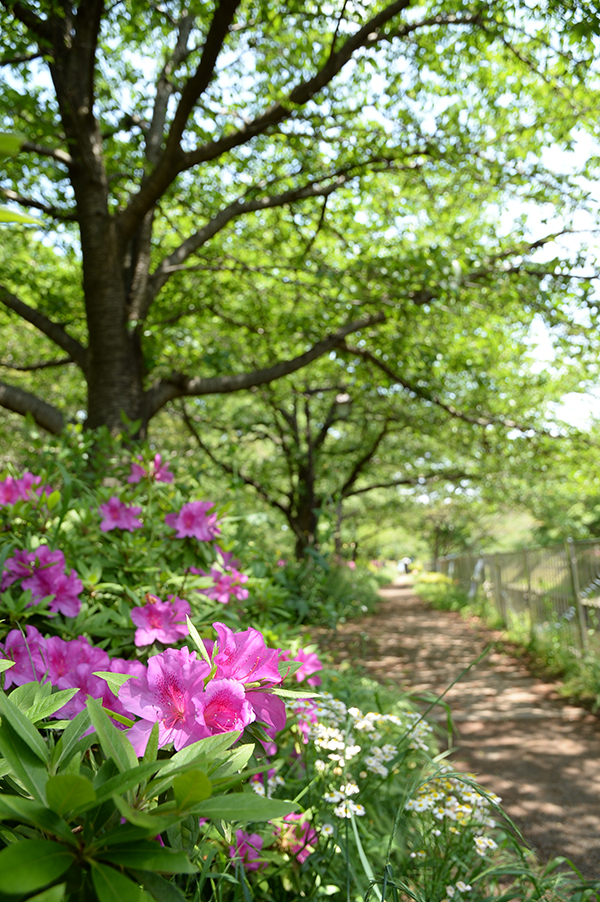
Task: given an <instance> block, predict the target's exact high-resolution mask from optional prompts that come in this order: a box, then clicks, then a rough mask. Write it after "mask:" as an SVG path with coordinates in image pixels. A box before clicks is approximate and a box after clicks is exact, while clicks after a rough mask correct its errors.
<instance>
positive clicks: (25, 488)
mask: <svg viewBox="0 0 600 902" xmlns="http://www.w3.org/2000/svg"><path fill="white" fill-rule="evenodd" d="M41 481H42V477H41V476H34V475H33V473H29V472H27V471H26V472H25V473H23V475H22V476H21V478H20V479H15V478H14V476H7V477H6V479H3V480H1V481H0V507H2V506H3V505H6V504H16V503H17V501H30V500H32V499H33V498H34V497H35V494H34V488H33V487H34V486H39V484H40V482H41ZM44 491H45V492H50V491H51V489H50V488H49V487H48V486H44V488H42V487H41V486H40V487H39V488H37V489H35V492H37V493H38V494H41V493H42V492H44Z"/></svg>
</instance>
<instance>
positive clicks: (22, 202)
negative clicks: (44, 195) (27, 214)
mask: <svg viewBox="0 0 600 902" xmlns="http://www.w3.org/2000/svg"><path fill="white" fill-rule="evenodd" d="M0 194H2V195H3V196H4V197H5V198H6V199H7V200H12V201H14V202H15V203H16V204H19V206H21V207H28V208H30V209H32V210H41V211H42V213H45V214H46V215H47V216H52V218H53V219H59V220H60V221H61V222H75V221H76V220H77V214H76V213H66V212H65V211H63V210H59V208H58V207H53V206H51V205H50V204H44V203H42V202H41V201H39V200H33V198H31V197H22V196H21V195H20V194H17V192H16V191H12V190H11V189H10V188H0Z"/></svg>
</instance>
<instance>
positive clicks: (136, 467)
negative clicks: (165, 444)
mask: <svg viewBox="0 0 600 902" xmlns="http://www.w3.org/2000/svg"><path fill="white" fill-rule="evenodd" d="M137 460H139V461H141V464H140V463H136V462H135V461H133V462H132V464H131V473H130V474H129V476H128V477H127V482H130V483H133V482H140V481H141V480H142V479H144V478H145V477H146V476H147V477H148V479H150V480H154V481H155V482H173V478H174V477H173V474H172V473H171V471H170V470H169V465H168V464H167V463H163V462H162V457H161V455H160V454H155V455H154V460H153V461H151V462H150V463H149V464H148V467H147V468H146V467H145V466H144V459H143V458H142V457H141V455H140V456H138V457H137Z"/></svg>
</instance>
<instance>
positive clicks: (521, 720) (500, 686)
mask: <svg viewBox="0 0 600 902" xmlns="http://www.w3.org/2000/svg"><path fill="white" fill-rule="evenodd" d="M381 596H382V602H381V604H380V606H379V607H378V610H377V613H376V614H375V615H373V616H369V617H365V618H363V619H361V620H357V621H353V622H352V623H347V624H344V625H343V626H340V627H339V628H338V630H337V632H336V633H335V634H334V635H333V638H331V637H329V641H328V647H329V649H330V650H331V651H332V653H333V654H334V656H335V657H336V658H337V659H338V660H343V659H349V660H352V663H353V664H354V665H358V666H360V667H362V668H364V670H365V671H366V672H367V673H368V674H369V675H370V676H372V677H374V678H376V679H378V680H380V681H382V682H384V683H388V684H389V682H390V681H391V682H393V683H395V684H398V685H399V686H401V687H402V688H403V689H404V690H407V691H409V692H410V693H411V694H412V695H415V694H416V695H419V694H420V693H425V694H430V693H435V695H436V696H437V695H440V694H441V693H442V692H444V690H445V689H446V688H447V687H448V686H449V685H450V684H451V683H452V682H453V681H454V680H455V679H457V677H459V676H460V674H461V673H462V672H463V671H464V670H465V669H466V668H468V667H469V665H470V664H472V662H473V661H474V660H475V659H476V658H477V657H478V656H479V655H480V654H481V653H482V652H483V651H484V649H485V648H486V647H487V646H489V645H490V642H492V641H493V640H494V638H495V637H497V636H498V634H493V633H491V632H490V631H489V630H487V629H485V627H484V626H483V625H482V623H481V622H480V621H478V620H477V619H472V620H469V621H465V620H464V619H463V618H462V617H461V615H460V614H459V613H454V612H449V611H436V610H434V609H432V608H431V607H430V606H429V605H427V604H426V603H425V602H423V601H422V600H421V599H419V598H416V597H415V595H414V594H413V592H412V590H411V588H410V586H409V585H408V584H402V583H401V582H399V583H397V584H395V585H393V586H389V587H387V588H386V589H383V590H382V591H381ZM444 701H446V702H447V703H448V704H449V705H450V708H451V711H452V716H453V719H454V724H455V726H456V734H455V736H454V738H453V747H454V748H455V750H456V751H455V753H454V754H453V756H452V761H453V763H454V766H455V767H456V768H457V769H460V770H464V771H467V772H470V773H475V774H476V775H477V779H478V780H479V782H480V783H481V784H482V785H483V786H484V787H485V788H487V789H489V790H491V791H492V792H495V793H497V795H499V796H501V797H502V800H503V807H504V809H505V811H506V812H507V814H508V815H509V816H510V817H511V818H512V819H513V820H514V821H515V823H516V824H517V826H518V827H519V829H520V830H521V831H522V833H523V835H524V836H525V839H526V840H527V842H528V843H529V845H530V846H531V847H532V848H533V849H534V851H535V852H536V854H537V857H538V859H539V861H540V862H541V863H546V862H547V861H549V860H550V859H552V858H554V857H556V856H564V857H566V858H569V859H570V860H571V861H572V862H573V863H574V864H575V865H576V866H577V867H578V868H579V869H580V871H581V872H582V874H583V875H584V877H585V878H586V879H588V880H600V719H599V718H598V717H596V716H595V715H593V714H590V713H589V712H588V711H586V710H584V709H583V708H578V707H575V706H574V705H572V704H569V703H567V702H565V701H564V700H562V699H560V698H559V696H558V694H557V691H556V684H555V683H550V682H544V681H543V680H541V679H539V678H537V677H534V676H531V675H530V674H529V673H528V671H527V669H526V667H525V665H524V663H523V662H521V661H519V660H517V659H515V658H512V657H510V655H509V654H508V653H507V652H504V651H498V650H496V649H492V650H491V651H489V652H488V653H487V655H486V656H485V657H484V658H483V660H482V661H481V662H480V663H478V664H477V665H476V666H474V667H473V668H472V669H470V670H469V671H468V672H467V673H466V674H464V675H463V676H462V677H461V679H460V681H459V682H458V683H457V684H456V685H455V686H453V687H452V688H451V689H450V690H449V692H448V693H447V695H446V696H445V698H444ZM427 717H428V720H429V721H430V722H433V721H435V720H439V721H440V723H444V722H445V720H446V714H445V711H444V710H443V709H442V708H441V707H439V706H438V707H437V708H436V709H434V710H433V711H431V712H430V713H429V714H428V716H427Z"/></svg>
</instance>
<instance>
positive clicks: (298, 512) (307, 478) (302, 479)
mask: <svg viewBox="0 0 600 902" xmlns="http://www.w3.org/2000/svg"><path fill="white" fill-rule="evenodd" d="M320 505H321V499H320V498H318V497H317V495H316V493H315V474H314V471H313V469H312V467H311V466H310V465H303V466H300V467H299V470H298V486H297V493H296V501H295V504H294V510H293V513H292V514H291V517H290V525H291V526H292V529H293V530H294V533H295V535H296V549H295V554H296V558H297V560H299V561H301V560H303V558H304V550H305V548H314V549H317V548H318V547H319V546H318V540H317V528H318V525H319V513H318V511H319V508H320ZM292 520H293V523H292Z"/></svg>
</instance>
